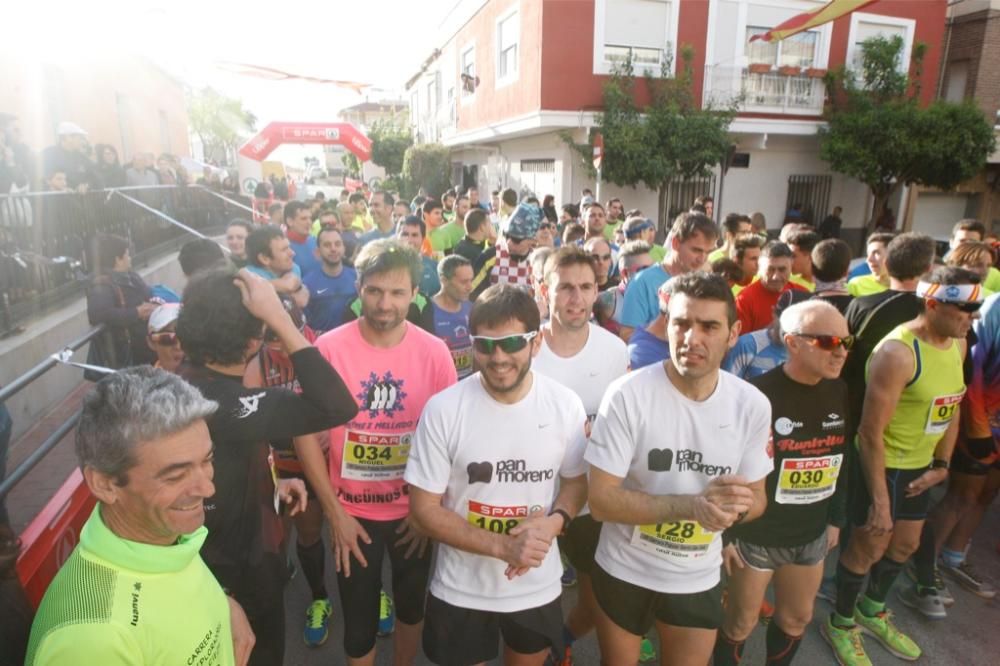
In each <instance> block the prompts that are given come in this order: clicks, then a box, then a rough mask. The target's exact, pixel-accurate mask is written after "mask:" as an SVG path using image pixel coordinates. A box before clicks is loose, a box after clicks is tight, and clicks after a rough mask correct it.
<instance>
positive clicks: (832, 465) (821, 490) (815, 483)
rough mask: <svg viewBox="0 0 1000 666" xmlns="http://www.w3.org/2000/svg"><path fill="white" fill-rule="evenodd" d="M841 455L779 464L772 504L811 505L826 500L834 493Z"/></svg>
mask: <svg viewBox="0 0 1000 666" xmlns="http://www.w3.org/2000/svg"><path fill="white" fill-rule="evenodd" d="M843 462H844V454H842V453H838V454H836V455H832V456H820V457H818V458H795V459H786V460H783V461H781V472H780V473H779V475H778V487H777V489H776V491H775V493H774V500H775V501H776V502H777V503H778V504H812V503H813V502H819V501H820V500H825V499H826V498H827V497H830V496H831V495H833V492H834V491H835V490H836V489H837V477H838V476H840V466H841V464H842V463H843Z"/></svg>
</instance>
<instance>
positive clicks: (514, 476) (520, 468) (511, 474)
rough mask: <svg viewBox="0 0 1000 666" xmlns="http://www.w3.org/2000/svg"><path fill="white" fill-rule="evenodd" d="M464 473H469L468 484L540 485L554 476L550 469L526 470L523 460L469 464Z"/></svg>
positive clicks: (525, 462) (526, 466) (525, 463)
mask: <svg viewBox="0 0 1000 666" xmlns="http://www.w3.org/2000/svg"><path fill="white" fill-rule="evenodd" d="M465 471H467V472H468V473H469V484H470V485H471V484H473V483H490V482H492V481H493V480H494V479H495V480H496V482H497V483H540V482H542V481H551V480H552V479H554V478H555V476H556V474H555V472H554V471H553V470H551V469H528V463H527V461H525V460H515V459H511V460H498V461H497V463H496V464H495V465H494V464H493V463H491V462H490V461H488V460H486V461H483V462H472V463H469V464H468V465H467V466H466V468H465Z"/></svg>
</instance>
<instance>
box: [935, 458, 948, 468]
mask: <svg viewBox="0 0 1000 666" xmlns="http://www.w3.org/2000/svg"><path fill="white" fill-rule="evenodd" d="M949 467H951V461H949V460H945V459H944V458H935V459H934V460H932V461H931V469H948V468H949Z"/></svg>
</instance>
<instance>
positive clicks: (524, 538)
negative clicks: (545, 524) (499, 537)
mask: <svg viewBox="0 0 1000 666" xmlns="http://www.w3.org/2000/svg"><path fill="white" fill-rule="evenodd" d="M527 522H528V521H527V520H525V521H524V522H523V523H522V524H520V525H518V526H517V527H514V528H512V529H511V530H510V532H508V533H507V536H506V537H505V538H504V539H503V542H502V543H503V551H502V554H501V557H500V559H502V560H503V561H504V562H506V563H507V564H509V565H510V567H508V569H507V571H508V572H511V571H512V570H513V571H518V570H521V569H523V570H524V571H527V569H530V568H532V567H538V566H541V565H542V562H543V561H544V560H545V556H546V555H548V553H549V548H551V547H552V540H551V538H550V537H549V535H548V533H547V532H546V530H544V529H542V528H541V527H540V526H539V525H537V524H535V523H529V524H528V525H525V524H524V523H527ZM522 573H524V572H522ZM516 575H520V574H516ZM511 577H512V576H510V575H509V573H508V578H511Z"/></svg>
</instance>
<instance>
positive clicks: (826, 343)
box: [792, 333, 854, 351]
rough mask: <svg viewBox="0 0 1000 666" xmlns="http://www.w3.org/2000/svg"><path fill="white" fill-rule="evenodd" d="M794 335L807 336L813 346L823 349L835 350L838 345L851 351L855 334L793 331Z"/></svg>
mask: <svg viewBox="0 0 1000 666" xmlns="http://www.w3.org/2000/svg"><path fill="white" fill-rule="evenodd" d="M792 335H794V336H796V337H800V338H805V339H806V340H808V341H809V344H811V345H812V346H813V347H819V348H820V349H822V350H823V351H833V350H834V349H836V348H837V347H843V348H844V350H845V351H851V347H853V346H854V336H853V335H848V336H845V337H840V336H839V335H812V334H810V333H792Z"/></svg>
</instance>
